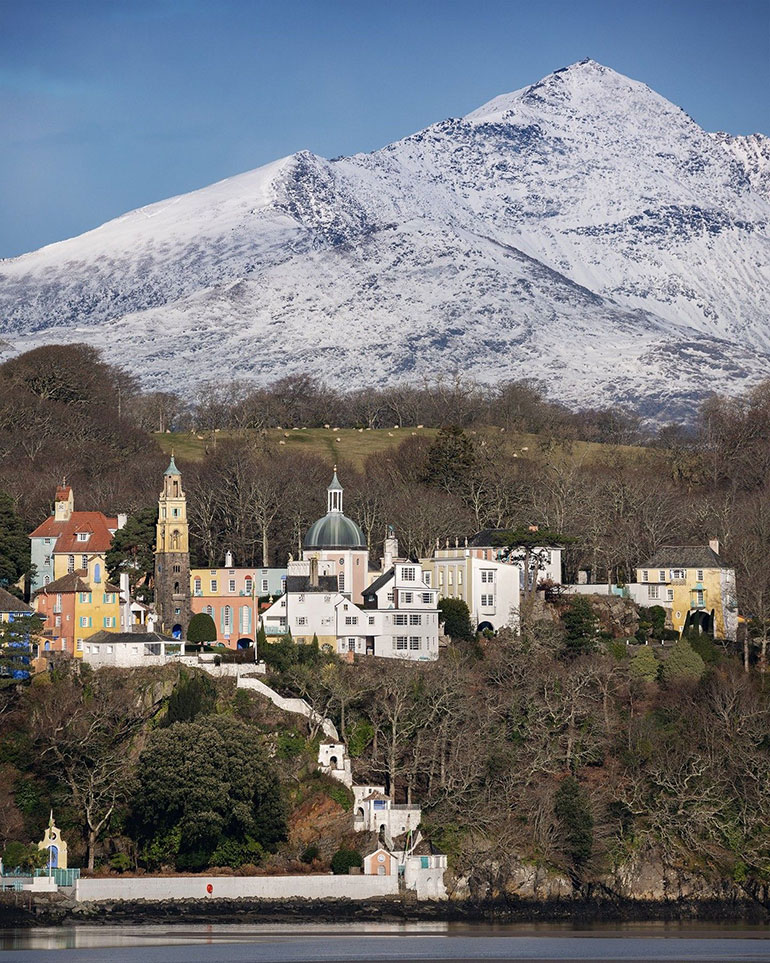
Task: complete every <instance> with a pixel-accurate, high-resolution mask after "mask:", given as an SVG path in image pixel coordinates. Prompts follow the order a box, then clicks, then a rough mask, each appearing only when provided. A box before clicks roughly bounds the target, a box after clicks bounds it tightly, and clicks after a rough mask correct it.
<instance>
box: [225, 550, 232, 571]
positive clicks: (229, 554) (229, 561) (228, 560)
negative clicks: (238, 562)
mask: <svg viewBox="0 0 770 963" xmlns="http://www.w3.org/2000/svg"><path fill="white" fill-rule="evenodd" d="M232 567H233V553H232V552H231V551H230V549H228V550H227V551H226V552H225V568H232Z"/></svg>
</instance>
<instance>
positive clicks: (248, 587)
mask: <svg viewBox="0 0 770 963" xmlns="http://www.w3.org/2000/svg"><path fill="white" fill-rule="evenodd" d="M243 588H244V591H245V592H246V594H247V595H251V593H252V592H253V591H254V580H253V579H251V578H248V577H247V578H246V581H245V582H244V583H243Z"/></svg>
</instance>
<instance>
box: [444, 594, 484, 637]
mask: <svg viewBox="0 0 770 963" xmlns="http://www.w3.org/2000/svg"><path fill="white" fill-rule="evenodd" d="M438 610H439V621H440V622H443V623H444V634H445V635H448V636H449V638H450V639H454V640H455V641H459V642H472V641H473V640H474V639H475V638H476V630H475V626H474V625H473V622H472V621H471V613H470V610H469V609H468V605H467V604H466V603H465V602H464V601H463V600H462V599H439V603H438Z"/></svg>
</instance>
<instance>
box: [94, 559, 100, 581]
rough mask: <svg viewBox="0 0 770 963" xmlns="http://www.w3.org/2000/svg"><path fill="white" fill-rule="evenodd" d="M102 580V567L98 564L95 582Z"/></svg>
mask: <svg viewBox="0 0 770 963" xmlns="http://www.w3.org/2000/svg"><path fill="white" fill-rule="evenodd" d="M101 580H102V567H101V565H100V564H99V563H98V562H97V563H96V565H94V582H101Z"/></svg>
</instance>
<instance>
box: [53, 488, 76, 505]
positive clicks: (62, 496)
mask: <svg viewBox="0 0 770 963" xmlns="http://www.w3.org/2000/svg"><path fill="white" fill-rule="evenodd" d="M71 491H72V489H71V488H70V486H69V485H59V487H58V488H57V489H56V501H57V502H66V501H67V499H68V498H69V497H70V492H71Z"/></svg>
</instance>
